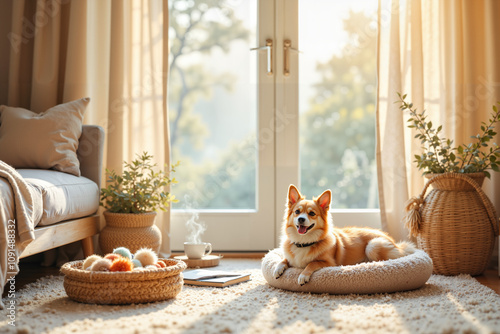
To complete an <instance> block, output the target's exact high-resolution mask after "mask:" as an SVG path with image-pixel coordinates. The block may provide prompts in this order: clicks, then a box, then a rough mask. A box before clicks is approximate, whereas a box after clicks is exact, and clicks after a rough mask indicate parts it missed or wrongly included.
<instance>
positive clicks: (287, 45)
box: [283, 39, 302, 77]
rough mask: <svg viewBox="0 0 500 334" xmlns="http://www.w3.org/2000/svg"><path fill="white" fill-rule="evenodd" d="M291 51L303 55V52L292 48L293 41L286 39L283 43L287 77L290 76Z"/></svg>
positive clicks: (284, 65)
mask: <svg viewBox="0 0 500 334" xmlns="http://www.w3.org/2000/svg"><path fill="white" fill-rule="evenodd" d="M290 51H292V52H295V53H302V52H301V51H299V50H297V49H294V48H292V41H290V40H289V39H285V40H284V41H283V58H284V59H283V75H284V76H285V77H287V76H289V75H290Z"/></svg>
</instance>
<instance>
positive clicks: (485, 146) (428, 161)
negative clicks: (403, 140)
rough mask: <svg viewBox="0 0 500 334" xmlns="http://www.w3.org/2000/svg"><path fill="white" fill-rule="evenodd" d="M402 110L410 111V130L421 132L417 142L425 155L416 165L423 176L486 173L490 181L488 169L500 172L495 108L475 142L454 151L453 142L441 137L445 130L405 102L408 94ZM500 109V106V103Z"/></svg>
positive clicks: (401, 100)
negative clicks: (451, 173)
mask: <svg viewBox="0 0 500 334" xmlns="http://www.w3.org/2000/svg"><path fill="white" fill-rule="evenodd" d="M398 96H399V101H396V103H401V107H400V108H401V110H403V111H408V112H409V114H410V118H409V119H408V123H410V125H408V127H409V128H412V129H415V130H417V134H416V135H415V138H417V139H420V142H421V144H422V154H421V155H418V154H417V155H415V162H416V163H417V167H418V169H419V170H423V174H424V175H425V174H430V173H432V174H434V173H448V172H453V173H477V172H483V173H484V174H485V175H486V176H487V177H488V178H489V177H491V174H490V173H489V172H488V169H491V170H493V171H495V172H498V171H500V168H499V163H500V147H499V146H498V145H497V144H496V143H491V141H492V140H493V138H494V136H495V135H496V134H497V133H496V132H495V124H496V123H497V122H499V121H500V111H499V109H498V108H497V106H496V105H493V112H492V114H491V118H490V119H489V120H488V123H485V122H481V133H479V134H477V135H475V136H471V138H472V139H474V141H473V142H472V143H469V144H461V145H459V146H458V147H453V146H452V145H453V140H450V139H446V138H442V137H441V136H440V134H441V131H442V129H443V126H442V125H440V126H438V128H437V129H435V128H434V125H433V124H432V122H431V121H427V115H426V114H425V110H423V111H422V112H419V111H418V110H417V109H416V108H414V106H413V103H408V102H406V101H405V99H406V94H405V95H401V94H400V93H398ZM498 104H499V105H500V102H498ZM490 145H491V146H490Z"/></svg>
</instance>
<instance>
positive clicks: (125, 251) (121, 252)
mask: <svg viewBox="0 0 500 334" xmlns="http://www.w3.org/2000/svg"><path fill="white" fill-rule="evenodd" d="M113 253H114V254H118V255H121V256H123V257H126V258H127V259H132V253H131V252H130V251H129V250H128V248H125V247H118V248H115V249H113Z"/></svg>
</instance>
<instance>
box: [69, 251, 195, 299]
mask: <svg viewBox="0 0 500 334" xmlns="http://www.w3.org/2000/svg"><path fill="white" fill-rule="evenodd" d="M162 261H163V262H165V264H166V265H167V267H166V268H159V269H152V270H151V269H150V270H147V271H146V270H145V271H129V272H96V271H87V270H82V269H81V267H82V264H83V261H74V262H68V263H66V264H64V265H63V266H62V267H61V272H62V273H63V274H64V275H65V276H64V290H66V294H67V295H68V297H69V298H71V299H73V300H76V301H78V302H82V303H90V304H133V303H149V302H157V301H162V300H166V299H170V298H174V297H175V296H177V294H178V293H179V292H180V291H181V290H182V286H183V284H184V281H183V279H182V274H181V272H182V271H183V270H184V269H186V264H185V263H184V262H182V261H179V260H174V259H167V260H166V259H162Z"/></svg>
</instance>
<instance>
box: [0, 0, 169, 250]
mask: <svg viewBox="0 0 500 334" xmlns="http://www.w3.org/2000/svg"><path fill="white" fill-rule="evenodd" d="M9 36H11V37H12V36H13V37H17V38H18V39H17V40H13V43H11V46H12V47H11V51H10V66H9V91H8V104H10V105H14V106H21V107H25V108H29V109H31V110H33V111H36V112H40V111H44V110H46V109H48V108H50V107H52V106H54V105H56V104H59V103H63V102H67V101H71V100H74V99H78V98H81V97H84V96H89V97H90V98H91V103H90V104H89V107H88V109H87V112H86V115H85V119H84V122H85V123H86V124H97V125H101V126H102V127H103V128H104V130H105V132H106V146H105V153H104V165H105V167H107V168H110V169H115V170H117V171H120V170H121V168H122V163H123V161H124V160H126V161H130V160H132V159H133V158H135V156H136V154H140V153H142V152H143V151H148V153H150V154H152V155H153V156H154V159H155V162H156V163H157V164H158V166H159V167H163V166H164V165H165V164H166V165H167V166H169V165H170V160H169V155H170V148H169V132H168V117H167V103H166V96H167V94H166V90H167V74H168V73H167V71H168V1H163V0H110V1H102V0H88V1H87V0H72V1H61V0H37V1H32V0H16V1H13V3H12V30H11V32H10V35H9ZM104 179H105V178H103V180H104ZM101 186H104V183H103V184H102V185H101ZM156 223H157V225H158V226H159V227H160V229H161V231H162V234H163V245H162V248H161V251H162V253H163V254H162V256H167V255H168V254H169V253H170V238H169V231H170V215H169V213H168V212H167V213H160V212H159V213H158V216H157V218H156Z"/></svg>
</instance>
